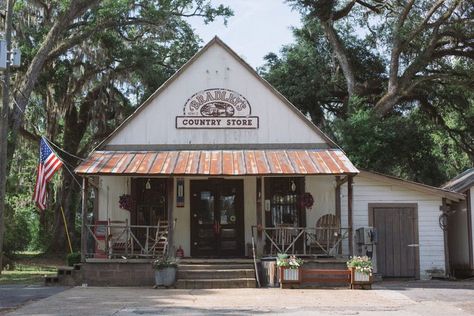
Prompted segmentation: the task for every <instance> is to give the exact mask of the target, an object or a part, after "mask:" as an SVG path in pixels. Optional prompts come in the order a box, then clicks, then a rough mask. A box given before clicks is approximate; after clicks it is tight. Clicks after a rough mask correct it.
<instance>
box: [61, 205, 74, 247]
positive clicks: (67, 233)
mask: <svg viewBox="0 0 474 316" xmlns="http://www.w3.org/2000/svg"><path fill="white" fill-rule="evenodd" d="M61 214H63V221H64V229H65V230H66V236H67V241H68V243H69V251H70V253H73V251H72V245H71V238H69V229H68V228H67V223H66V216H64V210H63V206H62V205H61Z"/></svg>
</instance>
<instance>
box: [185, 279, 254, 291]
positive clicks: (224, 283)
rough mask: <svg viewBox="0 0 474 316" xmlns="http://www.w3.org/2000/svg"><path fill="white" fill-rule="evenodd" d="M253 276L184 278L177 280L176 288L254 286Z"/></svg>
mask: <svg viewBox="0 0 474 316" xmlns="http://www.w3.org/2000/svg"><path fill="white" fill-rule="evenodd" d="M255 287H257V284H256V281H255V278H238V279H186V280H183V279H181V280H177V281H176V288H178V289H226V288H255Z"/></svg>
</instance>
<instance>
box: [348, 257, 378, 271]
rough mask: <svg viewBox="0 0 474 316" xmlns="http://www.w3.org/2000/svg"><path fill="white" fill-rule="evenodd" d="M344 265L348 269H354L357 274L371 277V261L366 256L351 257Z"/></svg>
mask: <svg viewBox="0 0 474 316" xmlns="http://www.w3.org/2000/svg"><path fill="white" fill-rule="evenodd" d="M346 265H347V267H348V268H349V269H355V270H356V271H357V272H362V273H364V274H368V275H372V260H371V259H370V258H369V257H367V256H363V257H351V258H350V259H349V261H347V262H346Z"/></svg>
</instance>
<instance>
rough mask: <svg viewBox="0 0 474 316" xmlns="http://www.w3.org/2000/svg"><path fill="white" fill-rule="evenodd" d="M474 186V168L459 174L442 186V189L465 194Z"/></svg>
mask: <svg viewBox="0 0 474 316" xmlns="http://www.w3.org/2000/svg"><path fill="white" fill-rule="evenodd" d="M472 186H474V167H473V168H470V169H467V170H466V171H464V172H463V173H461V174H458V175H457V176H455V177H454V178H453V179H451V180H449V181H448V182H446V183H445V184H443V185H442V186H441V188H443V189H446V190H451V191H456V192H464V191H465V190H467V189H469V188H470V187H472Z"/></svg>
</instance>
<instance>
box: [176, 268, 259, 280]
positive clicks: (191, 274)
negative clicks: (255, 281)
mask: <svg viewBox="0 0 474 316" xmlns="http://www.w3.org/2000/svg"><path fill="white" fill-rule="evenodd" d="M254 277H255V270H254V269H217V270H198V269H192V270H183V269H181V268H180V269H178V275H177V278H178V279H238V278H254Z"/></svg>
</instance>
